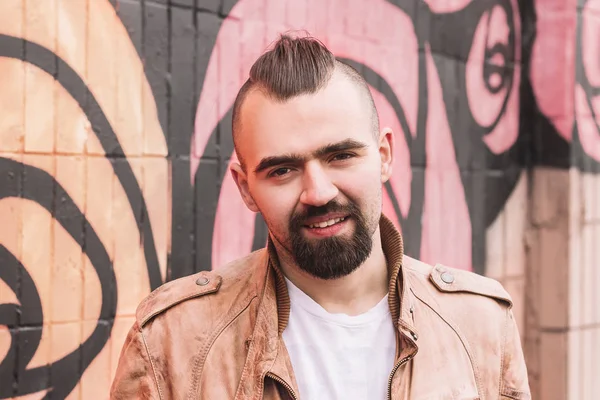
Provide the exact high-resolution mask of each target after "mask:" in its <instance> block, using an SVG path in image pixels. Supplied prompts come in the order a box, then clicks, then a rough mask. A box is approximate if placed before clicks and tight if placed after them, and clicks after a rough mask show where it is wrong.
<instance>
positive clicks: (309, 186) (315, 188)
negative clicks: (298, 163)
mask: <svg viewBox="0 0 600 400" xmlns="http://www.w3.org/2000/svg"><path fill="white" fill-rule="evenodd" d="M338 193H339V190H338V188H337V187H336V186H335V185H334V184H333V182H332V181H331V179H330V178H329V176H328V175H327V173H326V171H324V170H323V168H322V166H321V165H319V164H317V163H314V164H310V163H309V165H307V166H306V168H305V169H304V176H303V191H302V194H301V195H300V202H301V203H302V204H306V205H310V206H315V207H320V206H324V205H325V204H327V203H329V202H330V201H331V200H333V199H334V198H335V197H336V196H337V195H338Z"/></svg>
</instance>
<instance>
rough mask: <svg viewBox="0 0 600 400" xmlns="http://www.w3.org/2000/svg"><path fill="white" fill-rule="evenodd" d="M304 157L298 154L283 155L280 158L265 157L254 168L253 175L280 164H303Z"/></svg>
mask: <svg viewBox="0 0 600 400" xmlns="http://www.w3.org/2000/svg"><path fill="white" fill-rule="evenodd" d="M304 160H305V159H304V157H302V156H301V155H299V154H284V155H281V156H271V157H265V158H263V159H262V160H260V162H259V163H258V165H257V166H256V168H254V173H255V174H258V173H260V172H262V171H264V170H265V169H267V168H271V167H275V166H277V165H281V164H294V165H297V164H301V163H303V162H304Z"/></svg>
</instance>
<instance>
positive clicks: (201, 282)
mask: <svg viewBox="0 0 600 400" xmlns="http://www.w3.org/2000/svg"><path fill="white" fill-rule="evenodd" d="M208 282H210V279H208V278H207V277H205V276H202V277H200V278H198V280H197V281H196V285H198V286H206V285H208Z"/></svg>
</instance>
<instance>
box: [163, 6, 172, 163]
mask: <svg viewBox="0 0 600 400" xmlns="http://www.w3.org/2000/svg"><path fill="white" fill-rule="evenodd" d="M171 8H172V0H167V76H166V80H167V85H166V86H167V88H166V89H167V90H166V96H167V104H166V106H167V110H166V113H167V121H166V123H165V128H166V129H165V132H164V136H165V143H166V144H167V160H170V159H171V148H170V146H169V143H171V134H172V132H171V131H170V130H171V97H172V82H173V79H172V73H173V68H172V66H173V60H172V59H171V56H172V54H173V49H172V44H173V35H172V33H173V11H172V9H171ZM167 162H168V161H167Z"/></svg>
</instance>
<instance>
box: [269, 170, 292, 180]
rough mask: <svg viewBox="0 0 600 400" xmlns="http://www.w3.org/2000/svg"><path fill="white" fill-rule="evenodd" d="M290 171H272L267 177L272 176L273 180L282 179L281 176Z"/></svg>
mask: <svg viewBox="0 0 600 400" xmlns="http://www.w3.org/2000/svg"><path fill="white" fill-rule="evenodd" d="M290 171H291V169H290V168H277V169H276V170H274V171H272V172H271V173H270V174H269V176H272V177H275V178H277V177H282V176H284V175H286V174H288V173H289V172H290Z"/></svg>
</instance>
